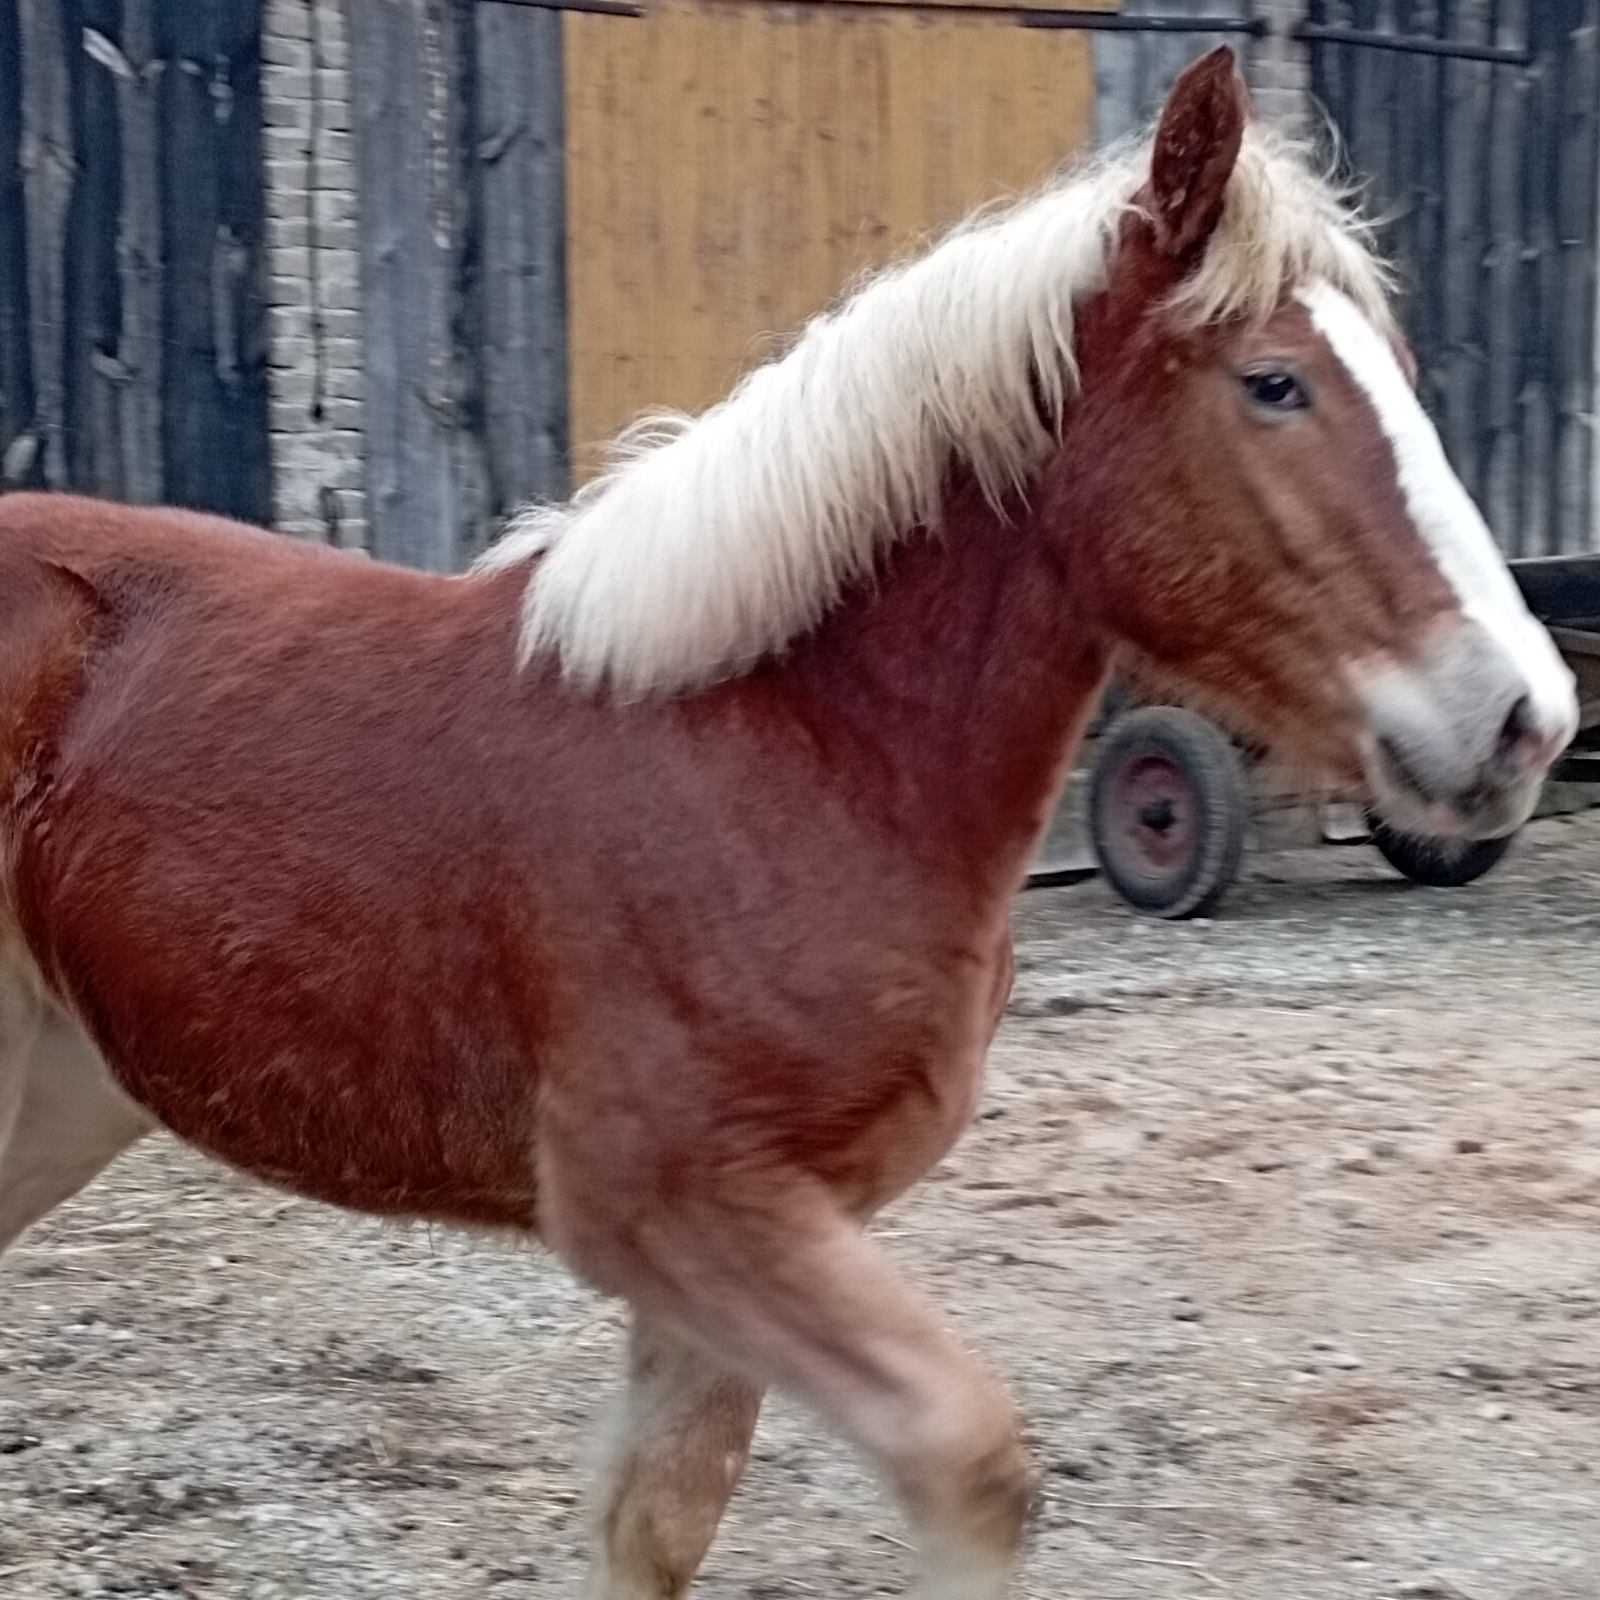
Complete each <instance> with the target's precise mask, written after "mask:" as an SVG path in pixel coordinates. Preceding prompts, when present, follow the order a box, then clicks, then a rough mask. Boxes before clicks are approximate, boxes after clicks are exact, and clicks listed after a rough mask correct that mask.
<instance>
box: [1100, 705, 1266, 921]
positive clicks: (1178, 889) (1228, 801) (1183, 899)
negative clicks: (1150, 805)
mask: <svg viewBox="0 0 1600 1600" xmlns="http://www.w3.org/2000/svg"><path fill="white" fill-rule="evenodd" d="M1149 756H1155V757H1160V758H1164V759H1165V760H1167V761H1169V762H1171V763H1172V764H1173V765H1174V766H1176V767H1177V768H1178V769H1179V770H1180V771H1181V772H1182V773H1183V775H1184V777H1185V779H1186V780H1187V782H1188V785H1189V788H1190V792H1191V798H1192V801H1193V804H1194V807H1195V810H1196V812H1197V814H1198V815H1197V819H1196V823H1195V833H1196V844H1195V848H1194V849H1193V850H1191V852H1190V854H1189V856H1188V859H1187V860H1186V861H1185V862H1184V863H1183V865H1182V867H1181V869H1180V870H1177V871H1175V872H1174V873H1171V874H1168V875H1166V876H1164V877H1157V876H1151V875H1149V874H1148V873H1145V872H1143V871H1141V870H1140V868H1139V864H1138V863H1137V862H1136V861H1133V860H1131V859H1129V858H1128V857H1127V855H1126V854H1125V852H1124V850H1123V849H1122V848H1121V845H1120V843H1119V827H1118V825H1119V824H1120V823H1122V822H1123V820H1124V819H1123V818H1121V817H1119V816H1118V815H1117V805H1118V803H1117V795H1116V779H1117V774H1118V772H1119V771H1120V770H1121V769H1122V768H1123V767H1125V766H1126V765H1127V764H1128V763H1129V762H1131V761H1137V760H1140V759H1141V758H1144V757H1149ZM1249 815H1250V805H1249V794H1248V790H1247V787H1246V784H1245V775H1244V764H1243V762H1241V760H1240V759H1239V753H1238V751H1236V750H1235V749H1234V747H1233V745H1232V744H1231V743H1230V742H1229V740H1228V739H1227V738H1226V736H1225V735H1224V734H1223V733H1222V732H1221V731H1220V730H1219V729H1218V728H1217V727H1216V726H1215V725H1214V724H1212V723H1210V722H1208V721H1206V719H1205V718H1204V717H1201V716H1197V715H1196V714H1195V713H1194V712H1192V711H1186V710H1184V709H1183V708H1182V707H1180V706H1145V707H1141V708H1140V709H1139V710H1137V711H1130V712H1128V713H1127V714H1126V715H1125V716H1122V717H1120V718H1118V720H1117V721H1116V722H1115V723H1114V724H1113V725H1112V727H1111V730H1110V732H1109V733H1108V734H1107V735H1106V737H1105V739H1104V740H1103V742H1102V744H1101V747H1100V752H1099V755H1098V757H1097V759H1096V761H1095V770H1094V775H1093V777H1092V779H1091V780H1090V789H1089V832H1090V837H1091V839H1092V840H1093V843H1094V852H1095V855H1096V857H1097V858H1098V860H1099V862H1100V868H1101V871H1103V872H1104V873H1105V875H1106V879H1107V881H1108V882H1109V883H1110V884H1111V886H1112V887H1113V888H1114V889H1115V890H1116V891H1117V893H1118V894H1119V895H1121V896H1122V898H1123V899H1124V900H1126V901H1127V902H1128V904H1129V905H1131V906H1133V907H1134V908H1135V909H1136V910H1138V911H1144V912H1148V913H1150V914H1151V915H1154V916H1158V917H1166V918H1168V919H1169V920H1178V919H1181V918H1184V917H1199V916H1205V915H1207V914H1209V913H1210V912H1211V911H1213V910H1215V909H1216V907H1217V905H1218V903H1219V902H1220V901H1221V899H1222V897H1223V895H1224V894H1226V893H1227V891H1228V888H1229V887H1230V885H1231V884H1232V883H1233V881H1234V879H1235V878H1236V877H1237V876H1238V874H1239V863H1240V861H1241V860H1242V859H1243V857H1244V836H1245V828H1246V825H1247V824H1248V822H1249Z"/></svg>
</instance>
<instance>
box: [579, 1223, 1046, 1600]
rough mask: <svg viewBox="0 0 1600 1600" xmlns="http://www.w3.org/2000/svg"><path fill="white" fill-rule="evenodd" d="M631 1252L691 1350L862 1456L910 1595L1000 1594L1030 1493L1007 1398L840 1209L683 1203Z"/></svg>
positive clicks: (644, 1294)
mask: <svg viewBox="0 0 1600 1600" xmlns="http://www.w3.org/2000/svg"><path fill="white" fill-rule="evenodd" d="M655 1231H656V1230H655V1227H654V1226H653V1227H652V1232H655ZM643 1254H645V1255H646V1256H647V1258H648V1263H647V1268H646V1270H645V1271H644V1272H641V1273H638V1274H637V1276H636V1277H635V1281H634V1284H633V1285H632V1287H631V1289H630V1294H631V1295H632V1297H633V1298H634V1299H635V1303H636V1304H639V1305H648V1306H649V1307H650V1310H651V1313H652V1315H654V1316H657V1317H659V1318H661V1319H663V1320H670V1321H672V1322H674V1323H675V1324H676V1325H677V1326H678V1327H679V1328H680V1330H681V1331H682V1333H683V1334H684V1336H685V1337H686V1338H687V1339H689V1340H692V1341H693V1342H694V1343H695V1344H697V1345H698V1346H699V1347H700V1348H701V1349H702V1350H703V1351H704V1352H705V1359H706V1360H708V1361H717V1362H720V1363H722V1364H723V1365H725V1366H727V1367H729V1368H732V1369H733V1370H736V1371H740V1372H742V1373H743V1374H744V1376H745V1377H746V1379H747V1380H748V1381H749V1382H751V1383H752V1384H771V1385H773V1386H774V1387H777V1388H781V1389H785V1390H787V1391H788V1392H789V1393H791V1394H793V1395H794V1396H796V1398H798V1399H800V1400H802V1401H804V1402H807V1403H809V1404H810V1405H812V1406H813V1407H814V1408H815V1409H816V1410H817V1411H818V1412H819V1413H820V1414H821V1415H822V1417H823V1418H824V1419H825V1420H826V1421H828V1422H829V1423H831V1424H832V1425H833V1426H834V1427H835V1428H836V1429H837V1430H838V1431H839V1432H840V1433H842V1434H843V1435H845V1436H846V1437H847V1438H851V1439H853V1440H854V1441H855V1442H856V1443H857V1444H858V1445H860V1446H861V1447H862V1448H863V1449H864V1450H865V1451H866V1452H867V1454H868V1455H869V1457H870V1458H871V1459H872V1460H873V1461H874V1462H875V1463H876V1464H877V1466H878V1467H879V1469H880V1470H881V1472H882V1473H883V1475H884V1477H885V1479H886V1480H887V1482H888V1483H889V1485H890V1486H891V1487H892V1488H893V1490H894V1491H895V1492H896V1494H897V1495H898V1497H899V1499H900V1501H901V1504H902V1505H903V1507H904V1508H905V1511H906V1513H907V1516H908V1518H909V1520H910V1522H911V1524H912V1527H913V1530H914V1532H915V1533H916V1535H917V1539H918V1545H919V1548H920V1550H921V1552H922V1556H923V1560H924V1563H925V1567H926V1571H925V1575H924V1578H923V1587H922V1589H921V1590H919V1591H918V1592H919V1594H920V1595H921V1596H922V1597H923V1600H1000V1597H1001V1596H1002V1595H1003V1594H1004V1592H1005V1589H1006V1585H1007V1581H1008V1578H1009V1575H1010V1573H1011V1571H1012V1569H1013V1567H1014V1566H1015V1563H1016V1559H1017V1556H1018V1553H1019V1551H1020V1548H1021V1544H1022V1539H1023V1533H1024V1527H1025V1524H1026V1521H1027V1514H1028V1506H1029V1501H1030V1495H1031V1485H1030V1475H1029V1472H1028V1467H1027V1460H1026V1455H1025V1452H1024V1449H1023V1445H1022V1440H1021V1434H1020V1429H1019V1426H1018V1422H1017V1417H1016V1413H1015V1411H1014V1409H1013V1407H1012V1404H1011V1402H1010V1400H1009V1398H1008V1397H1007V1395H1006V1393H1005V1391H1004V1390H1003V1389H1002V1388H1001V1386H1000V1385H999V1384H998V1383H997V1382H996V1381H995V1380H994V1379H993V1378H992V1377H990V1376H989V1375H988V1373H986V1372H985V1371H984V1369H983V1368H982V1367H981V1366H980V1365H979V1364H978V1363H977V1362H976V1361H975V1360H974V1359H973V1358H972V1357H971V1356H969V1355H968V1354H967V1353H966V1352H965V1351H964V1350H963V1349H962V1348H961V1346H960V1345H959V1344H958V1343H957V1342H956V1340H955V1339H954V1338H953V1337H952V1336H951V1335H950V1334H949V1333H948V1332H947V1331H946V1330H945V1328H944V1327H943V1326H942V1325H941V1323H940V1321H939V1319H938V1317H937V1315H936V1314H935V1313H934V1311H933V1309H932V1307H931V1306H929V1305H928V1304H927V1303H926V1302H925V1301H924V1300H923V1299H922V1297H921V1296H920V1295H918V1294H916V1293H915V1292H914V1291H913V1290H912V1289H910V1288H909V1287H908V1286H907V1285H906V1284H905V1283H904V1282H903V1281H902V1280H901V1279H900V1278H899V1276H898V1275H897V1274H896V1273H895V1272H894V1271H893V1270H892V1268H891V1267H890V1265H889V1263H888V1262H887V1261H886V1260H885V1259H884V1257H883V1256H882V1255H881V1254H880V1252H879V1251H878V1250H877V1249H876V1247H875V1246H874V1245H873V1244H872V1243H871V1242H870V1241H869V1240H867V1239H866V1238H865V1237H864V1236H863V1235H862V1234H861V1232H860V1231H859V1229H858V1228H856V1226H855V1225H854V1224H853V1223H852V1222H851V1221H849V1220H848V1219H847V1218H845V1217H843V1216H841V1215H839V1214H838V1213H837V1212H835V1211H833V1210H832V1209H831V1208H828V1207H827V1206H826V1204H825V1203H822V1202H817V1201H807V1202H806V1203H804V1204H803V1205H798V1204H797V1205H794V1206H783V1207H776V1208H770V1207H769V1208H768V1209H766V1210H765V1213H764V1215H761V1216H759V1217H758V1216H757V1215H756V1214H755V1213H754V1212H753V1209H752V1208H751V1207H750V1206H748V1205H740V1206H737V1207H729V1208H727V1209H726V1210H724V1209H723V1208H721V1207H718V1208H717V1209H716V1210H715V1211H710V1212H707V1211H704V1210H702V1209H700V1208H696V1207H687V1206H686V1207H684V1208H683V1209H682V1210H680V1211H678V1212H676V1213H675V1214H674V1215H673V1217H672V1218H671V1219H670V1221H668V1222H666V1223H665V1226H664V1227H663V1229H662V1231H661V1232H657V1233H656V1236H655V1237H654V1238H653V1239H652V1240H650V1241H649V1243H648V1244H647V1245H644V1246H643ZM640 1265H641V1263H640V1261H639V1259H638V1257H637V1256H636V1257H635V1258H634V1266H635V1268H636V1269H637V1268H638V1267H639V1266H640ZM602 1592H604V1591H602ZM638 1592H640V1591H633V1590H623V1589H616V1590H613V1591H612V1594H614V1595H616V1596H618V1597H621V1596H624V1595H625V1596H627V1597H628V1600H632V1596H633V1595H634V1594H635V1593H638ZM654 1592H655V1593H657V1594H676V1593H677V1592H678V1591H676V1590H673V1589H668V1588H665V1587H664V1586H658V1587H657V1589H656V1590H655V1591H654ZM607 1600H611V1597H610V1596H609V1595H608V1597H607Z"/></svg>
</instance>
